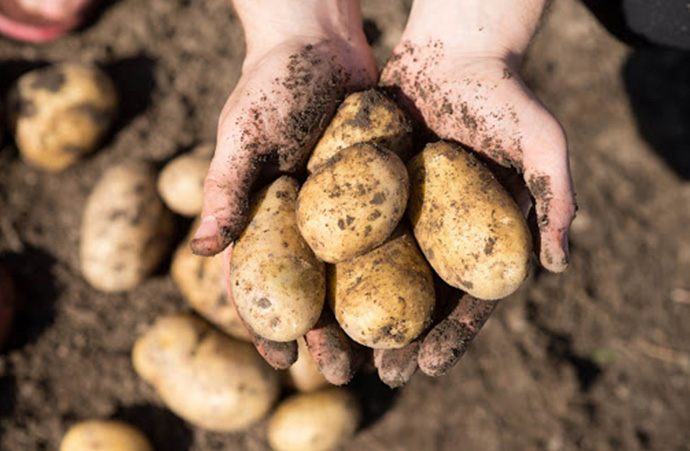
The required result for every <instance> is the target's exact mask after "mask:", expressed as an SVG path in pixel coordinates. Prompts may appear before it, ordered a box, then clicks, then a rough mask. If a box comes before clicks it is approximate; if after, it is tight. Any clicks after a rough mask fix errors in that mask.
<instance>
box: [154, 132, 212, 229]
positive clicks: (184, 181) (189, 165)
mask: <svg viewBox="0 0 690 451" xmlns="http://www.w3.org/2000/svg"><path fill="white" fill-rule="evenodd" d="M211 156H212V152H208V145H202V146H200V147H198V148H197V149H195V150H194V151H192V152H190V153H188V154H184V155H180V156H179V157H177V158H174V159H173V160H172V161H170V162H169V163H168V164H166V165H165V167H164V168H163V170H162V171H161V173H160V175H159V176H158V192H159V193H160V195H161V198H163V201H164V202H165V204H166V205H167V206H168V207H169V208H170V209H171V210H172V211H174V212H175V213H179V214H181V215H184V216H196V215H198V214H199V213H201V207H202V205H203V200H204V178H205V177H206V173H207V172H208V167H209V165H210V164H211Z"/></svg>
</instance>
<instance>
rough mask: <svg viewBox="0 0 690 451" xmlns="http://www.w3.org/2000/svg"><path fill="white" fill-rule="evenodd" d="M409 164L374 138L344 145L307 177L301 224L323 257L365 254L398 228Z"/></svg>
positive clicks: (300, 199)
mask: <svg viewBox="0 0 690 451" xmlns="http://www.w3.org/2000/svg"><path fill="white" fill-rule="evenodd" d="M408 185H409V182H408V176H407V170H406V169H405V165H404V164H403V162H402V161H401V160H400V158H398V157H397V156H396V155H395V154H394V153H392V152H391V151H389V150H386V149H384V148H382V147H378V146H374V145H371V144H356V145H354V146H352V147H349V148H347V149H344V150H342V151H340V153H338V154H337V155H336V156H335V157H333V158H331V159H330V160H329V162H328V163H327V164H326V165H325V166H324V167H323V168H322V169H321V170H320V171H318V172H317V173H315V174H313V175H312V176H311V177H309V178H308V179H307V181H306V182H305V183H304V185H303V186H302V189H301V190H300V192H299V197H298V201H297V224H298V226H299V230H300V232H301V233H302V236H303V237H304V239H305V240H306V241H307V243H309V246H310V247H311V248H312V250H313V251H314V253H315V254H316V256H317V257H319V258H320V259H321V260H323V261H325V262H328V263H338V262H342V261H346V260H349V259H352V258H354V257H357V256H359V255H363V254H365V253H367V252H368V251H370V250H372V249H374V248H375V247H376V246H378V245H380V244H381V243H383V242H384V241H385V240H386V238H388V237H389V236H390V234H391V233H392V232H393V230H395V227H396V225H397V224H398V222H399V221H400V219H401V218H402V216H403V214H404V212H405V205H406V204H407V196H408V189H409V186H408Z"/></svg>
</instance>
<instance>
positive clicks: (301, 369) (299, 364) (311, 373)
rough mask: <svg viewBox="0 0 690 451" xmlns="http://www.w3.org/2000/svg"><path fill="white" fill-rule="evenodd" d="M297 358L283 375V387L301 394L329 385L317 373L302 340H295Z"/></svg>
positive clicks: (319, 373) (317, 370)
mask: <svg viewBox="0 0 690 451" xmlns="http://www.w3.org/2000/svg"><path fill="white" fill-rule="evenodd" d="M297 346H298V352H299V356H298V357H297V361H296V362H295V363H294V364H293V365H292V366H291V367H290V368H288V370H287V372H286V373H285V378H284V380H285V385H286V386H288V387H290V388H293V389H295V390H297V391H301V392H312V391H315V390H318V389H320V388H323V387H326V386H328V385H330V384H329V383H328V381H327V380H326V378H324V377H323V375H322V374H321V372H319V367H318V366H317V365H316V362H315V361H314V358H313V357H312V356H311V353H310V352H309V348H308V347H307V343H306V342H305V341H304V338H302V337H300V338H298V339H297Z"/></svg>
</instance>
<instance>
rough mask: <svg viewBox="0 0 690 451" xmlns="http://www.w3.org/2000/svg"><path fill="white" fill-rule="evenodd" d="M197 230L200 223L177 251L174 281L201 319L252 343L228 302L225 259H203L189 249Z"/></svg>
mask: <svg viewBox="0 0 690 451" xmlns="http://www.w3.org/2000/svg"><path fill="white" fill-rule="evenodd" d="M198 226H199V221H198V220H197V221H196V222H195V223H194V225H192V229H191V232H190V234H189V236H188V237H187V239H186V240H184V241H183V242H182V243H181V244H180V245H179V247H178V248H177V250H176V251H175V256H174V257H173V261H172V265H171V266H170V274H171V275H172V279H173V281H175V283H176V284H177V286H178V288H179V289H180V291H181V292H182V295H183V296H184V298H185V299H186V300H187V303H188V304H189V306H190V307H192V308H193V309H194V310H196V311H197V312H199V314H200V315H201V316H203V317H204V318H205V319H206V320H208V321H209V322H211V323H213V324H214V325H216V326H217V327H219V328H220V329H221V330H222V331H223V332H225V333H227V334H229V335H231V336H232V337H234V338H237V339H239V340H245V341H249V340H250V336H249V332H248V331H247V329H246V328H245V327H244V325H243V324H242V320H241V319H240V316H239V315H238V314H237V311H236V310H235V306H234V305H232V302H231V301H230V299H229V298H228V289H227V283H226V281H225V275H224V274H223V261H222V256H221V255H220V254H218V255H214V256H213V257H200V256H198V255H194V254H193V253H192V249H191V248H190V247H189V242H190V241H191V239H192V237H193V235H194V231H195V230H196V229H197V227H198Z"/></svg>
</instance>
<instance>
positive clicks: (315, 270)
mask: <svg viewBox="0 0 690 451" xmlns="http://www.w3.org/2000/svg"><path fill="white" fill-rule="evenodd" d="M297 189H298V184H297V181H295V180H294V179H292V178H290V177H287V176H284V177H281V178H279V179H278V180H276V181H275V182H273V183H272V184H271V185H269V186H268V187H266V188H265V189H263V190H262V191H261V192H260V193H259V194H258V195H257V196H256V198H255V199H254V201H253V206H252V209H251V211H250V213H249V224H248V225H247V228H246V229H245V230H244V231H243V232H242V234H241V235H240V237H239V239H238V240H237V242H236V243H235V246H234V247H233V251H232V265H231V267H232V269H231V275H230V278H231V284H232V295H233V298H234V300H235V304H236V305H237V310H238V311H239V313H240V316H241V317H242V319H244V320H245V321H246V322H247V324H248V325H249V326H250V327H251V328H252V329H253V330H254V332H256V333H257V334H259V335H261V336H262V337H264V338H266V339H268V340H272V341H279V342H285V341H292V340H295V339H296V338H298V337H301V336H302V335H304V334H305V333H306V332H307V331H308V330H309V329H311V328H312V326H313V325H314V324H316V321H318V319H319V316H320V315H321V310H322V309H323V304H324V302H325V297H326V280H325V277H326V276H325V272H326V271H325V268H324V264H323V263H322V262H320V261H319V260H318V259H317V258H316V256H315V255H314V253H313V252H312V251H311V249H309V246H308V245H307V243H305V241H304V240H303V239H302V237H301V236H300V233H299V230H298V229H297V221H296V218H295V202H296V200H297Z"/></svg>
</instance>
